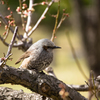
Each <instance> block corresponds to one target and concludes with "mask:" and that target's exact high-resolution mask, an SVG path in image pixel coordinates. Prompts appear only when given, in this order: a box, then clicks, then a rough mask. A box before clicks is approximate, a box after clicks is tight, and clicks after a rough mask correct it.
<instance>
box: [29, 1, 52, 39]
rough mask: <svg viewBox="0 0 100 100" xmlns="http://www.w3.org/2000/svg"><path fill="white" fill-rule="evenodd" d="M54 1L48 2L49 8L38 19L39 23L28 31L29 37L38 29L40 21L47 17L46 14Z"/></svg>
mask: <svg viewBox="0 0 100 100" xmlns="http://www.w3.org/2000/svg"><path fill="white" fill-rule="evenodd" d="M53 3H54V0H51V2H50V3H49V4H48V6H47V8H46V9H45V11H44V12H43V14H42V15H41V17H40V18H39V20H38V21H37V23H36V24H35V26H34V27H33V28H32V30H31V31H30V32H29V33H28V37H29V36H30V35H31V34H32V33H33V32H34V31H35V30H36V28H37V27H38V25H39V24H40V22H41V21H42V19H43V18H44V17H45V14H46V13H47V12H48V10H49V8H50V7H51V5H52V4H53Z"/></svg>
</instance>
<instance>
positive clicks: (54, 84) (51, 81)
mask: <svg viewBox="0 0 100 100" xmlns="http://www.w3.org/2000/svg"><path fill="white" fill-rule="evenodd" d="M4 83H11V84H20V85H22V86H24V87H27V88H28V89H30V90H31V91H33V92H36V93H39V94H41V95H43V96H45V97H50V98H53V99H54V100H62V98H61V96H60V95H59V92H60V91H61V89H62V88H60V87H59V85H60V84H63V85H64V87H65V91H66V92H68V94H69V95H68V96H67V97H66V98H67V99H68V100H87V99H86V98H85V97H83V96H81V95H80V94H79V93H78V92H77V91H75V90H74V89H72V88H70V87H68V86H67V85H65V84H64V83H63V82H62V81H60V80H58V79H57V78H54V77H52V76H48V75H46V74H44V73H36V72H35V71H29V70H25V69H16V68H14V67H9V66H7V65H6V66H4V67H3V68H2V67H0V84H4Z"/></svg>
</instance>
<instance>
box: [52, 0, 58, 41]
mask: <svg viewBox="0 0 100 100" xmlns="http://www.w3.org/2000/svg"><path fill="white" fill-rule="evenodd" d="M59 12H60V0H59V3H58V11H57V16H56V21H55V26H54V29H53V33H52V37H51V41H54V38H55V34H56V29H57V24H58V17H59Z"/></svg>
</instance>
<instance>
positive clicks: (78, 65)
mask: <svg viewBox="0 0 100 100" xmlns="http://www.w3.org/2000/svg"><path fill="white" fill-rule="evenodd" d="M67 40H68V42H69V45H70V47H71V51H72V54H73V57H74V59H75V62H76V64H77V67H78V68H79V70H80V72H81V73H82V75H83V76H84V77H85V78H86V79H87V80H88V78H87V76H86V75H85V73H84V71H83V70H82V67H81V65H80V63H79V61H78V59H77V56H76V53H75V50H74V47H73V45H72V42H71V40H70V36H69V33H67Z"/></svg>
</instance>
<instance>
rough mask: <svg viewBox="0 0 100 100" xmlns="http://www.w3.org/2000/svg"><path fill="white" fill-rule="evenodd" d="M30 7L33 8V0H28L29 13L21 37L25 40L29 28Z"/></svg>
mask: <svg viewBox="0 0 100 100" xmlns="http://www.w3.org/2000/svg"><path fill="white" fill-rule="evenodd" d="M32 6H33V0H29V12H28V18H27V24H26V29H25V33H24V36H23V37H24V38H27V33H28V32H29V26H30V24H31V17H32Z"/></svg>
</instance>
